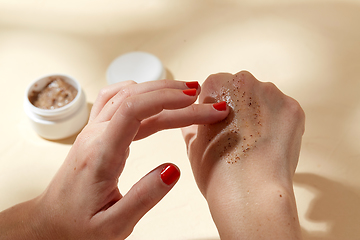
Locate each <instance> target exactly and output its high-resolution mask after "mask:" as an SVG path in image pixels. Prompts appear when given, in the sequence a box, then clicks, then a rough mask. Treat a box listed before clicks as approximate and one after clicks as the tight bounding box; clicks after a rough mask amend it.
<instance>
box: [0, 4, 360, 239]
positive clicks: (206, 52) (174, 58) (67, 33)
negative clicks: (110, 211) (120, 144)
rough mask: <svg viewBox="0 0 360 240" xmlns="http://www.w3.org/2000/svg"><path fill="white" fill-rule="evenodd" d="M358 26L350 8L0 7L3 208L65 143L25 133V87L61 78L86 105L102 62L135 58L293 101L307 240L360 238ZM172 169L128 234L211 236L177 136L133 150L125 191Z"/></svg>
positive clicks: (32, 185) (46, 172)
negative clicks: (245, 76)
mask: <svg viewBox="0 0 360 240" xmlns="http://www.w3.org/2000/svg"><path fill="white" fill-rule="evenodd" d="M359 29H360V1H355V0H353V1H345V0H338V1H335V0H334V1H331V0H308V1H300V0H292V1H289V0H262V1H261V0H256V1H255V0H247V1H246V0H244V1H240V0H239V1H231V0H209V1H206V0H181V1H180V0H178V1H175V0H173V1H167V0H132V1H124V0H123V1H119V0H117V1H115V0H113V1H111V0H102V1H100V0H93V1H89V0H61V1H60V0H52V1H46V0H27V1H26V0H22V1H20V0H16V1H13V0H0V82H1V94H0V102H1V104H0V106H1V124H0V136H1V137H0V210H2V209H5V208H7V207H10V206H11V205H13V204H16V203H18V202H21V201H24V200H27V199H30V198H32V197H35V196H37V195H38V194H40V193H41V192H42V191H43V190H44V188H45V187H46V186H47V184H48V183H49V181H50V180H51V178H52V176H53V175H54V174H55V172H56V171H57V169H58V168H59V166H60V165H61V163H62V161H63V159H64V158H65V156H66V155H67V152H68V151H69V149H70V147H71V143H72V142H73V140H74V138H70V139H65V140H63V141H47V140H44V139H42V138H40V137H38V136H37V135H36V134H35V133H34V132H33V130H32V129H31V128H30V127H29V124H28V122H27V118H26V116H25V114H24V111H23V106H22V103H23V97H24V91H25V88H26V87H27V85H28V84H29V83H30V82H31V81H33V80H34V79H35V78H38V77H39V76H42V75H44V74H49V73H54V72H59V73H65V74H69V75H72V76H74V77H75V78H77V79H78V81H79V82H80V83H81V85H82V87H83V89H84V91H85V93H86V95H87V101H88V103H89V105H91V104H92V103H93V102H94V100H95V98H96V96H97V93H98V92H99V90H100V89H101V88H102V87H104V86H106V84H107V83H106V79H105V71H106V68H107V66H108V65H109V64H110V63H111V61H112V60H113V59H114V58H115V57H117V56H118V55H120V54H123V53H125V52H128V51H134V50H142V51H147V52H150V53H153V54H155V55H157V56H158V57H159V58H160V59H161V60H162V61H163V63H164V65H165V66H166V68H167V70H168V77H169V78H174V79H180V80H199V81H200V82H202V81H204V80H205V79H206V77H207V76H208V75H209V74H212V73H217V72H231V73H236V72H238V71H240V70H242V69H246V70H249V71H250V72H252V73H253V74H254V75H255V76H256V77H257V78H258V79H259V80H262V81H272V82H274V83H275V84H276V85H277V86H278V87H279V88H280V89H281V90H282V91H283V92H285V93H286V94H288V95H290V96H292V97H294V98H295V99H297V100H298V101H299V102H300V103H301V105H302V106H303V108H304V110H305V112H306V116H307V122H306V133H305V136H304V140H303V147H302V151H301V157H300V162H299V166H298V170H297V174H296V176H295V192H296V198H297V202H298V209H299V217H300V222H301V225H302V228H303V232H304V238H305V239H310V240H320V239H321V240H322V239H336V240H349V239H360V228H359V225H360V161H359V160H360V145H359V143H360V97H359V93H358V92H359V89H360V79H359V77H360V31H359ZM169 161H170V162H174V163H176V164H177V165H178V166H179V167H180V168H181V170H182V176H181V179H180V181H179V182H178V184H177V185H176V186H175V188H174V189H173V190H172V191H171V192H170V193H169V194H168V195H167V196H166V197H165V198H164V200H163V201H162V202H161V203H159V205H157V206H156V207H155V208H154V209H153V210H152V211H151V212H149V213H148V214H147V215H146V216H145V217H144V218H143V219H142V221H140V223H139V224H138V225H137V227H136V228H135V230H134V232H133V234H132V235H131V236H130V237H129V239H159V240H160V239H194V240H195V239H198V240H214V239H218V234H217V231H216V228H215V226H214V224H213V222H212V220H211V216H210V214H209V212H208V209H207V205H206V202H205V200H204V199H203V198H202V196H201V194H200V193H199V191H198V189H197V187H196V184H195V182H194V179H193V177H192V173H191V169H190V165H189V163H188V160H187V158H186V154H185V145H184V143H183V141H182V138H181V133H180V131H179V130H170V131H165V132H161V133H157V134H155V135H154V136H152V137H149V138H148V139H145V140H142V141H139V142H135V143H134V144H133V145H132V148H131V155H130V157H129V160H128V162H127V165H126V168H125V172H124V174H123V175H122V176H121V178H120V183H119V185H120V188H121V191H122V192H123V193H125V192H126V191H127V190H128V189H129V188H130V187H131V186H132V184H134V183H135V182H136V181H137V180H138V179H140V178H141V176H143V175H144V174H146V173H147V172H148V171H150V170H151V169H152V168H154V167H155V166H157V165H159V164H161V163H163V162H169Z"/></svg>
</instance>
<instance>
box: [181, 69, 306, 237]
mask: <svg viewBox="0 0 360 240" xmlns="http://www.w3.org/2000/svg"><path fill="white" fill-rule="evenodd" d="M199 101H200V103H216V102H220V101H226V102H227V104H228V105H229V106H230V107H231V110H230V113H229V116H228V117H227V118H226V119H225V120H223V121H221V122H219V123H216V124H208V125H199V126H191V127H188V128H184V129H183V135H184V138H185V141H186V144H187V146H188V155H189V159H190V162H191V166H192V169H193V173H194V176H195V179H196V182H197V184H198V186H199V189H200V191H201V192H202V194H203V195H204V197H205V198H206V200H207V202H208V204H209V207H210V211H211V213H212V216H213V219H214V221H215V223H216V225H217V228H218V230H219V233H220V236H221V238H222V239H240V238H241V239H263V238H266V239H297V238H300V227H299V222H298V217H297V211H296V204H295V198H294V194H293V188H292V178H293V175H294V172H295V169H296V166H297V162H298V157H299V151H300V145H301V138H302V135H303V132H304V112H303V110H302V109H301V107H300V105H299V104H298V103H297V102H296V101H295V100H294V99H292V98H290V97H288V96H286V95H284V94H283V93H282V92H280V91H279V90H278V89H277V88H276V87H275V85H274V84H272V83H262V82H259V81H258V80H256V79H255V78H254V77H253V76H252V75H251V74H250V73H248V72H239V73H237V74H235V75H232V74H226V73H221V74H215V75H211V76H210V77H209V78H208V79H207V80H206V81H205V83H204V84H203V86H202V92H201V94H200V98H199Z"/></svg>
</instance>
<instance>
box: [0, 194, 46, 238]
mask: <svg viewBox="0 0 360 240" xmlns="http://www.w3.org/2000/svg"><path fill="white" fill-rule="evenodd" d="M38 209H39V208H38V198H35V199H32V200H29V201H26V202H23V203H20V204H17V205H15V206H13V207H11V208H8V209H6V210H4V211H2V212H0V236H1V239H34V240H35V239H45V238H46V236H47V235H46V231H45V230H46V222H45V221H42V220H41V219H43V216H42V213H41V212H40V211H38Z"/></svg>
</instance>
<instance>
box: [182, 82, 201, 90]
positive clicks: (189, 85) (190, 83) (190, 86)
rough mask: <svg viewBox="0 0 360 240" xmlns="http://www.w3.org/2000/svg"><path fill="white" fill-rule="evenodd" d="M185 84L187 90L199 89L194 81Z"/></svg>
mask: <svg viewBox="0 0 360 240" xmlns="http://www.w3.org/2000/svg"><path fill="white" fill-rule="evenodd" d="M185 84H186V86H187V87H188V88H195V89H198V88H199V83H198V82H196V81H194V82H187V83H185Z"/></svg>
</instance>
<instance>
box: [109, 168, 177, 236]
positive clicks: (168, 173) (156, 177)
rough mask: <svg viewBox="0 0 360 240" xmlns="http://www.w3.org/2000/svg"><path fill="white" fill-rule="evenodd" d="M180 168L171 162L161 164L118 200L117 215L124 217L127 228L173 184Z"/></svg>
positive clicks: (132, 226) (133, 224) (132, 225)
mask: <svg viewBox="0 0 360 240" xmlns="http://www.w3.org/2000/svg"><path fill="white" fill-rule="evenodd" d="M179 177H180V170H179V169H178V167H177V166H175V165H174V164H171V163H167V164H162V165H160V166H158V167H157V168H155V169H154V170H152V171H151V172H150V173H148V174H147V175H145V176H144V177H143V178H142V179H140V181H138V182H137V183H136V184H135V185H134V186H133V187H132V188H131V189H130V190H129V192H128V193H126V195H125V196H124V197H123V198H122V199H121V200H120V201H118V202H117V203H116V204H118V205H119V206H118V211H117V214H116V215H117V216H119V217H120V218H122V219H126V225H127V227H128V228H131V229H132V228H134V226H135V224H136V223H137V222H138V221H139V220H140V219H141V218H142V217H143V216H144V215H145V214H146V213H147V212H148V211H149V210H150V209H151V208H153V207H154V206H155V205H156V204H157V203H158V202H159V201H160V200H161V199H162V198H163V197H164V196H165V195H166V194H167V193H168V192H169V191H170V190H171V188H172V187H173V186H174V185H175V183H176V182H177V180H178V179H179Z"/></svg>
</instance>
